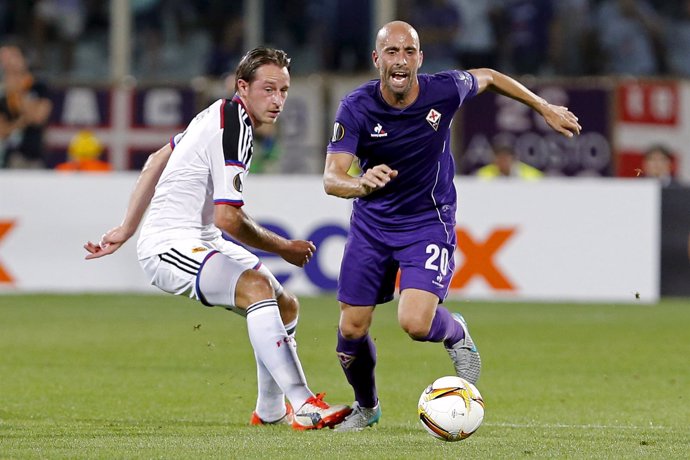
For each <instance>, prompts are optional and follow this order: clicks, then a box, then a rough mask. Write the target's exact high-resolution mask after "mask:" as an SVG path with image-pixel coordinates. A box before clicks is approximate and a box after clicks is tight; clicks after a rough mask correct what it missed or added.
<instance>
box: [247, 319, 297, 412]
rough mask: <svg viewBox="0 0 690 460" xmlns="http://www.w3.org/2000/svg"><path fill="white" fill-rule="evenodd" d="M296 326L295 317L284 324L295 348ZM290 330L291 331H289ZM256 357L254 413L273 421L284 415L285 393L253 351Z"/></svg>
mask: <svg viewBox="0 0 690 460" xmlns="http://www.w3.org/2000/svg"><path fill="white" fill-rule="evenodd" d="M296 328H297V318H296V319H295V320H294V321H291V322H290V323H288V324H286V325H285V329H286V330H287V331H288V336H289V337H291V338H292V344H293V346H294V347H295V350H296V349H297V341H296V340H295V329H296ZM290 331H292V333H290ZM254 357H255V358H256V380H257V383H258V396H257V398H256V409H255V410H256V413H257V414H258V415H259V417H260V418H261V420H263V421H265V422H273V421H276V420H278V419H280V418H281V417H283V416H284V415H285V393H283V390H281V389H280V387H279V386H278V383H276V381H275V379H274V378H273V376H272V375H271V373H270V372H268V369H266V366H264V363H262V362H261V360H260V359H259V355H258V354H257V353H256V352H254ZM298 409H299V408H298Z"/></svg>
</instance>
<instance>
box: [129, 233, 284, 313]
mask: <svg viewBox="0 0 690 460" xmlns="http://www.w3.org/2000/svg"><path fill="white" fill-rule="evenodd" d="M139 263H140V264H141V267H142V268H143V269H144V272H145V273H146V275H147V276H148V277H149V279H150V280H151V284H153V285H154V286H156V287H157V288H159V289H161V290H163V291H165V292H169V293H171V294H175V295H188V296H189V297H191V298H192V299H197V300H199V301H200V302H201V303H203V304H204V305H206V306H209V307H210V306H216V305H217V306H222V307H225V308H228V309H230V310H233V311H235V312H238V313H240V314H244V311H243V310H241V309H237V308H235V287H236V286H237V281H238V280H239V278H240V275H242V273H244V272H245V271H246V270H251V269H253V270H257V271H259V273H261V274H263V275H264V276H265V277H266V278H268V280H269V281H270V282H271V285H272V286H273V290H274V291H275V293H276V298H278V297H280V295H281V294H282V293H283V287H282V286H281V284H280V283H279V282H278V280H277V279H276V277H275V276H273V273H271V271H270V270H269V269H268V268H267V267H266V266H265V265H263V264H262V263H261V261H260V260H259V258H258V257H257V256H255V255H254V254H252V253H251V252H249V251H248V250H246V249H245V248H243V247H242V246H239V245H237V244H235V243H232V242H230V241H227V240H224V239H220V238H219V239H218V240H215V241H213V242H208V241H201V240H180V241H177V242H175V243H174V245H173V247H171V248H170V249H169V250H167V251H166V252H164V253H162V254H158V255H156V256H153V257H148V258H146V259H142V260H140V261H139Z"/></svg>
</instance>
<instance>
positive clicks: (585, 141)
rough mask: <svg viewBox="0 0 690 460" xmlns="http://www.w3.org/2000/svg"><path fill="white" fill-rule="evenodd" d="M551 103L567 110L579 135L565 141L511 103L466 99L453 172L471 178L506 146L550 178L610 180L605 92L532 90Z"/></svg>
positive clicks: (502, 99) (562, 88)
mask: <svg viewBox="0 0 690 460" xmlns="http://www.w3.org/2000/svg"><path fill="white" fill-rule="evenodd" d="M532 89H533V91H535V92H536V93H537V94H539V95H540V96H541V97H543V98H545V99H546V100H548V101H549V102H550V103H553V104H558V105H564V106H566V107H568V108H569V109H570V110H571V111H572V112H573V113H575V115H577V117H578V118H579V120H580V124H581V125H582V133H581V134H580V135H579V136H576V137H573V138H570V139H569V138H566V137H564V136H562V135H560V134H558V133H556V132H554V131H553V130H551V129H550V128H549V127H548V126H547V125H546V123H545V122H544V121H543V119H542V118H541V116H540V115H539V114H537V113H536V112H534V111H533V110H531V109H530V108H529V107H527V106H525V105H524V104H521V103H520V102H517V101H515V100H513V99H510V98H507V97H504V96H499V95H496V94H495V93H492V92H486V93H483V94H481V95H479V96H477V97H475V98H473V99H471V100H469V101H467V102H466V103H465V104H464V105H463V108H462V110H461V114H460V117H459V121H460V130H458V132H457V134H458V138H457V140H456V142H455V146H454V151H455V157H456V159H457V167H458V171H459V172H460V173H462V174H473V173H474V171H475V170H477V169H478V168H480V167H481V166H483V165H485V164H488V163H490V162H491V158H492V150H491V148H492V145H496V144H501V145H505V144H508V145H510V146H512V147H513V149H514V151H515V153H516V155H517V157H518V158H519V159H520V160H521V161H524V162H525V163H528V164H530V165H532V166H535V167H537V168H539V169H540V170H542V171H544V172H545V173H546V175H549V176H611V175H613V172H614V171H613V153H612V152H613V149H612V147H611V142H610V139H611V137H610V129H611V126H612V123H611V116H610V109H609V108H610V107H611V105H610V97H611V94H612V93H611V92H610V91H609V90H607V89H605V88H601V87H600V88H579V87H576V88H570V87H565V86H559V85H542V86H539V87H537V88H532Z"/></svg>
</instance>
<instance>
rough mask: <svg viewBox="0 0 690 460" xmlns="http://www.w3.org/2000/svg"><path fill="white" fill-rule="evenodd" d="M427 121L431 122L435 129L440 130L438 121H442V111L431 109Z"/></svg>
mask: <svg viewBox="0 0 690 460" xmlns="http://www.w3.org/2000/svg"><path fill="white" fill-rule="evenodd" d="M426 121H428V122H429V124H430V125H431V127H432V128H434V131H438V123H439V122H440V121H441V113H440V112H438V111H436V110H434V109H431V110H429V113H428V114H427V116H426Z"/></svg>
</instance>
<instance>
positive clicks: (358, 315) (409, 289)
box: [324, 21, 580, 431]
mask: <svg viewBox="0 0 690 460" xmlns="http://www.w3.org/2000/svg"><path fill="white" fill-rule="evenodd" d="M423 57H424V56H423V53H422V50H421V47H420V43H419V36H418V35H417V31H416V30H415V29H414V28H413V27H412V26H411V25H409V24H407V23H405V22H402V21H394V22H391V23H388V24H386V25H385V26H383V27H382V28H381V29H380V30H379V31H378V34H377V36H376V49H375V50H374V51H373V52H372V59H373V62H374V66H375V67H376V69H377V70H378V71H379V79H377V80H372V81H369V82H367V83H365V84H363V85H362V86H360V87H359V88H357V89H355V90H354V91H353V92H351V93H350V94H348V95H347V96H345V98H343V100H342V101H341V103H340V106H339V108H338V111H337V113H336V117H335V123H334V126H333V137H332V138H331V140H330V143H329V144H328V148H327V156H326V165H325V170H324V188H325V190H326V193H328V194H329V195H334V196H337V197H341V198H353V199H354V203H353V209H352V216H351V223H350V230H349V234H348V238H347V243H346V245H345V250H344V254H343V261H342V265H341V269H340V277H339V280H338V293H337V298H338V301H339V302H340V324H339V328H338V342H337V347H336V351H337V354H338V357H339V359H340V363H341V365H342V368H343V371H344V372H345V376H346V377H347V380H348V382H349V383H350V385H352V388H353V390H354V396H355V402H354V405H353V412H352V413H351V414H350V415H349V416H348V417H347V418H346V419H345V420H344V421H343V422H342V423H341V424H339V425H338V426H337V427H336V429H337V430H339V431H359V430H362V429H364V428H366V427H368V426H372V425H373V424H375V423H377V422H378V421H379V418H380V417H381V406H380V404H379V400H378V393H377V389H376V382H375V375H374V368H375V365H376V347H375V345H374V342H373V340H372V339H371V337H370V336H369V327H370V325H371V322H372V319H373V314H374V309H375V308H376V306H377V305H379V304H383V303H386V302H389V301H391V300H392V299H393V294H394V291H395V282H396V275H397V273H398V271H400V285H399V286H400V287H399V289H400V299H399V302H398V322H399V324H400V326H401V327H402V329H403V330H404V331H405V332H406V333H407V334H408V335H409V336H410V338H411V339H412V340H415V341H419V342H443V344H444V346H445V348H446V350H447V351H448V354H449V355H450V358H451V360H452V362H453V365H454V368H455V373H456V374H457V375H458V376H460V377H462V378H465V379H467V380H468V381H470V382H471V383H475V382H476V381H477V379H478V378H479V373H480V370H481V360H480V357H479V353H478V352H477V348H476V346H475V344H474V341H473V340H472V338H471V337H470V334H469V331H468V329H467V324H466V322H465V320H464V318H463V317H462V316H461V315H460V314H459V313H451V312H450V311H448V310H447V309H446V308H444V307H443V306H442V305H439V303H440V302H443V300H444V299H445V298H446V296H447V295H448V287H449V286H450V281H451V278H452V276H453V270H454V268H455V263H454V257H453V254H454V252H455V247H456V241H455V213H456V203H457V198H456V193H455V188H454V186H453V176H454V171H455V165H454V161H453V154H452V153H451V150H450V125H451V121H452V118H453V116H454V115H455V113H457V111H458V110H459V108H460V106H461V105H462V103H463V101H464V100H466V99H469V98H471V97H474V96H476V95H477V94H479V93H482V92H484V91H485V90H487V89H488V90H491V91H495V92H497V93H499V94H503V95H506V96H508V97H511V98H513V99H516V100H518V101H520V102H522V103H524V104H526V105H527V106H529V107H530V108H532V109H533V110H535V111H536V112H537V113H539V114H540V115H541V116H542V117H543V118H544V120H545V121H546V123H547V124H548V125H549V126H550V127H551V128H552V129H554V130H555V131H557V132H559V133H561V134H563V135H565V136H567V137H571V136H573V135H575V134H578V133H579V132H580V125H579V124H578V120H577V117H576V116H575V115H574V114H572V113H571V112H570V111H569V110H568V109H567V108H565V107H560V106H555V105H552V104H549V103H548V102H547V101H545V100H544V99H542V98H541V97H539V96H537V95H536V94H534V93H533V92H531V91H530V90H528V89H527V88H526V87H525V86H523V85H522V84H520V83H519V82H517V81H516V80H514V79H512V78H510V77H509V76H507V75H504V74H502V73H500V72H497V71H495V70H492V69H473V70H469V71H462V70H449V71H443V72H439V73H436V74H423V73H422V74H419V73H418V70H419V68H420V67H421V66H422V62H423ZM355 159H358V160H359V162H360V165H361V170H362V174H361V175H359V176H358V177H352V176H350V175H348V170H349V169H350V166H351V165H352V163H353V161H354V160H355Z"/></svg>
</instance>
